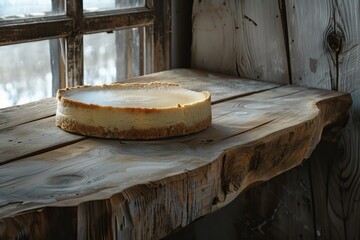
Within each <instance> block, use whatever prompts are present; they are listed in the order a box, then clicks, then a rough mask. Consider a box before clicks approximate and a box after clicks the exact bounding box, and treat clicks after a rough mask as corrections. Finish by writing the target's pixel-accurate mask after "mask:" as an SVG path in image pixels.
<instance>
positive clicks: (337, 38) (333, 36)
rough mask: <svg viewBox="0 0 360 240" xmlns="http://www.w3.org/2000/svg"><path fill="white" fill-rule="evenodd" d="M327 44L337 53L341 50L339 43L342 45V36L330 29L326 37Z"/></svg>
mask: <svg viewBox="0 0 360 240" xmlns="http://www.w3.org/2000/svg"><path fill="white" fill-rule="evenodd" d="M326 40H327V44H328V46H329V48H330V49H331V50H332V51H334V52H336V53H339V52H340V50H341V45H342V40H343V39H342V36H341V35H340V34H338V33H336V32H335V31H332V32H330V33H329V34H328V36H327V38H326Z"/></svg>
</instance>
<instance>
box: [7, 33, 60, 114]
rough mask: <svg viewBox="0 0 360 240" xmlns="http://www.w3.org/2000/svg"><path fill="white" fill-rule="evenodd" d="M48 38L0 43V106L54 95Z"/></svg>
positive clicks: (8, 105)
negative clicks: (4, 44) (27, 41)
mask: <svg viewBox="0 0 360 240" xmlns="http://www.w3.org/2000/svg"><path fill="white" fill-rule="evenodd" d="M51 41H55V40H51ZM56 41H57V40H56ZM49 42H50V41H49V40H46V41H38V42H31V43H23V44H16V45H9V46H2V47H0V108H3V107H10V106H14V105H18V104H24V103H28V102H31V101H36V100H40V99H43V98H47V97H51V96H53V89H52V87H53V86H52V79H53V76H52V71H51V67H52V66H51V60H50V47H49V46H50V44H49ZM53 62H55V60H54V61H53Z"/></svg>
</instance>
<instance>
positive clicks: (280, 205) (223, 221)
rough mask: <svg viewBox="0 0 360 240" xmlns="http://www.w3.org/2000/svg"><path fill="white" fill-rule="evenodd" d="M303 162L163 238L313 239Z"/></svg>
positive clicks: (305, 168) (306, 168)
mask: <svg viewBox="0 0 360 240" xmlns="http://www.w3.org/2000/svg"><path fill="white" fill-rule="evenodd" d="M302 165H303V164H302ZM304 165H305V166H299V167H296V168H294V169H291V170H290V171H287V172H285V173H283V174H280V175H279V176H277V177H274V178H273V179H271V180H270V181H267V182H264V183H262V184H260V185H257V186H254V187H251V188H250V189H247V190H246V191H244V192H243V193H241V194H240V195H239V196H238V197H237V198H236V199H234V201H232V202H231V203H229V204H228V205H227V206H225V207H223V208H222V209H221V211H215V212H213V213H211V214H209V215H207V216H205V217H203V218H201V219H199V220H198V221H195V222H193V223H191V224H189V226H187V227H186V228H184V229H182V230H180V231H178V232H176V233H174V234H172V235H170V236H169V237H166V238H165V239H166V240H178V239H179V240H181V239H209V240H212V239H222V238H223V237H224V234H225V233H226V239H279V240H280V239H284V240H285V239H290V238H291V237H292V236H296V237H297V238H298V239H313V238H314V226H313V223H312V222H309V219H311V218H312V213H311V211H309V210H308V209H309V208H310V210H311V208H312V205H311V187H310V182H309V178H308V177H307V176H306V175H303V172H305V173H308V166H309V161H306V162H305V163H304ZM304 177H305V178H304ZM264 199H265V200H264ZM285 200H286V201H285ZM308 215H309V216H308ZM204 226H206V227H204Z"/></svg>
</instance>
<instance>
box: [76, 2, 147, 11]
mask: <svg viewBox="0 0 360 240" xmlns="http://www.w3.org/2000/svg"><path fill="white" fill-rule="evenodd" d="M83 5H84V11H97V10H105V9H114V8H117V9H126V8H135V7H143V6H145V0H102V1H98V0H84V3H83Z"/></svg>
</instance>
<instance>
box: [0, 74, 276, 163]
mask: <svg viewBox="0 0 360 240" xmlns="http://www.w3.org/2000/svg"><path fill="white" fill-rule="evenodd" d="M135 81H136V82H153V81H159V82H173V83H178V84H181V85H182V86H184V87H185V88H189V89H191V90H198V91H209V92H211V93H212V102H213V104H216V103H218V102H221V101H225V100H227V99H231V98H235V97H239V96H242V95H247V94H251V93H256V92H261V91H265V90H268V89H272V88H275V87H278V86H279V85H277V84H272V83H261V82H257V81H252V80H245V79H239V78H233V77H228V76H224V75H219V74H211V73H207V72H202V71H196V70H188V69H178V70H171V71H165V72H160V73H155V74H149V75H146V76H143V77H140V78H135V79H130V80H127V81H125V82H135ZM55 111H56V100H54V99H46V100H44V101H39V102H35V103H34V104H33V105H32V104H26V105H22V106H18V107H14V108H5V109H1V110H0V119H4V120H3V124H1V125H0V145H1V146H4V147H3V148H2V149H1V150H0V153H1V158H0V164H1V163H5V162H10V161H13V160H16V159H19V158H21V157H24V156H29V154H30V155H31V154H32V155H34V154H39V153H41V152H46V151H48V150H51V149H53V148H56V147H57V146H58V147H59V146H65V145H69V144H72V143H74V142H78V141H81V140H84V139H85V138H86V137H84V136H81V135H75V134H68V133H67V132H64V131H62V130H61V129H59V128H53V127H52V126H53V125H54V122H55V118H54V117H49V116H54V114H55ZM47 117H48V118H47ZM36 120H39V121H36ZM24 123H27V124H26V125H24ZM44 128H46V129H48V131H44ZM54 135H56V138H54V137H53V136H54ZM45 139H46V141H45ZM17 149H21V151H17Z"/></svg>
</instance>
